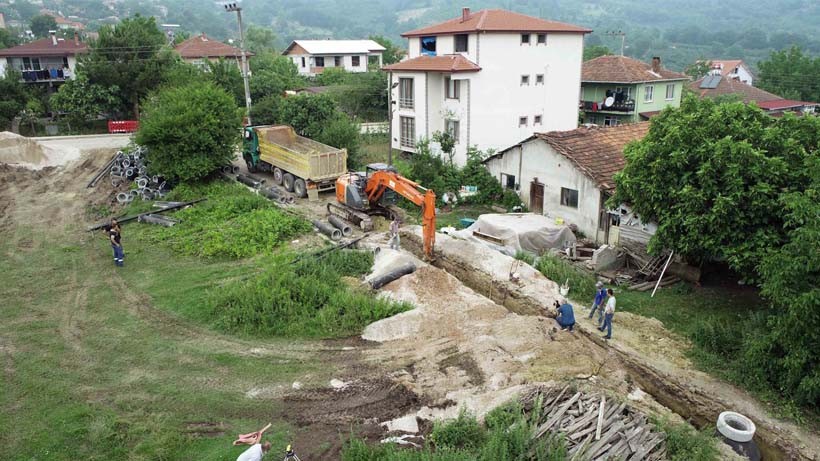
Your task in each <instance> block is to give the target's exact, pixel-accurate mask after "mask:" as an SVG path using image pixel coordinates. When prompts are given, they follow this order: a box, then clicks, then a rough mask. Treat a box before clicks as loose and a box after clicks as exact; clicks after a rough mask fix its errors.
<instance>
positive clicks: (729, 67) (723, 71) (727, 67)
mask: <svg viewBox="0 0 820 461" xmlns="http://www.w3.org/2000/svg"><path fill="white" fill-rule="evenodd" d="M709 63H710V64H711V68H712V69H720V75H722V76H724V77H725V76H727V75H729V74H731V73H732V71H733V70H735V69H736V68H737V67H738V66H739V65H741V64H743V60H741V59H713V60H711V61H709ZM721 65H722V66H721Z"/></svg>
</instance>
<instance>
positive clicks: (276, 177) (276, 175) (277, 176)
mask: <svg viewBox="0 0 820 461" xmlns="http://www.w3.org/2000/svg"><path fill="white" fill-rule="evenodd" d="M273 183H274V184H276V185H277V186H281V185H282V169H281V168H274V169H273Z"/></svg>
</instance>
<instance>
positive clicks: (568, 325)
mask: <svg viewBox="0 0 820 461" xmlns="http://www.w3.org/2000/svg"><path fill="white" fill-rule="evenodd" d="M555 304H556V305H557V308H558V316H557V317H555V321H556V322H558V325H560V326H561V330H564V331H566V330H569V331H572V329H573V327H575V314H574V313H573V312H572V304H570V303H569V302H567V300H566V299H563V298H562V299H561V300H560V301H556V302H555ZM559 304H560V305H559Z"/></svg>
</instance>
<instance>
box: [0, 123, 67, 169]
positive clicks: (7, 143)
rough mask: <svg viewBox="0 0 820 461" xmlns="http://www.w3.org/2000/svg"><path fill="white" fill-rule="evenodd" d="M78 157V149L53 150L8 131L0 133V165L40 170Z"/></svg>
mask: <svg viewBox="0 0 820 461" xmlns="http://www.w3.org/2000/svg"><path fill="white" fill-rule="evenodd" d="M79 157H80V149H79V148H65V149H54V148H51V147H48V146H45V145H43V144H41V143H39V142H37V141H35V140H33V139H30V138H26V137H24V136H20V135H18V134H15V133H11V132H8V131H3V132H0V163H5V164H9V165H16V166H22V167H25V168H31V169H41V168H46V167H51V166H57V165H63V164H65V163H67V162H70V161H72V160H76V159H77V158H79Z"/></svg>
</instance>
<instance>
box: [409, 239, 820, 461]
mask: <svg viewBox="0 0 820 461" xmlns="http://www.w3.org/2000/svg"><path fill="white" fill-rule="evenodd" d="M436 239H437V243H436V259H435V260H434V261H433V262H432V264H433V266H435V267H438V268H441V269H444V270H445V271H447V272H449V273H450V274H452V275H454V276H455V277H456V278H458V279H459V280H460V281H461V282H462V283H464V284H465V285H466V286H467V287H470V288H472V289H473V290H475V291H476V292H478V293H481V294H484V295H485V296H487V297H489V298H490V299H492V300H493V301H495V302H496V303H498V304H500V305H502V306H504V307H506V308H507V309H508V310H510V311H512V312H515V313H518V314H522V315H542V316H543V315H545V313H546V311H545V310H544V309H543V307H544V306H549V305H551V304H552V302H553V301H554V299H555V297H556V296H558V295H557V293H558V290H557V284H556V283H555V282H553V281H550V280H548V279H547V278H546V277H544V276H543V275H541V274H540V273H538V272H537V271H535V269H533V268H532V267H531V266H529V265H527V264H523V263H522V264H521V266H520V267H519V268H518V269H517V272H518V273H519V275H520V280H521V282H520V283H518V284H516V283H513V282H510V281H509V280H508V274H509V268H510V267H512V264H513V261H514V259H513V258H511V257H509V256H506V255H503V254H501V253H498V252H496V251H494V250H492V249H490V248H488V247H486V246H483V245H480V244H475V243H472V242H469V241H466V240H461V239H456V238H453V237H450V236H447V235H442V234H437V235H436ZM402 245H403V246H404V247H405V248H406V249H408V250H410V251H411V252H413V253H414V254H416V255H419V256H420V255H422V254H423V252H422V238H421V229H420V227H418V226H413V227H408V228H406V229H403V230H402ZM576 305H583V304H579V303H576ZM625 316H626V318H630V316H629V314H621V315H620V317H622V318H623V317H625ZM633 317H636V316H633ZM627 323H629V322H625V323H624V324H623V325H622V324H617V325H616V328H615V333H614V336H615V339H614V340H612V341H604V340H603V339H601V338H600V334H599V333H598V332H597V331H595V330H592V327H593V325H591V324H588V323H587V322H586V321H585V319H583V320H582V321H579V322H578V323H577V324H576V329H577V331H578V332H579V333H580V334H576V335H575V336H576V337H578V338H580V339H581V340H582V341H583V342H584V343H585V347H587V348H590V349H591V350H595V351H597V354H602V355H607V354H608V355H609V356H610V357H612V356H614V357H615V359H616V361H617V363H618V365H619V368H620V369H621V370H622V371H623V372H625V373H626V374H628V377H629V379H630V380H631V381H632V382H635V383H637V384H639V385H640V387H641V388H642V389H643V390H644V391H645V392H647V393H648V394H650V395H651V396H652V397H653V398H654V399H655V401H657V402H658V403H660V404H661V405H663V406H665V407H667V408H668V409H670V410H672V411H673V412H675V413H677V414H678V415H680V416H681V417H683V418H684V419H687V420H689V421H690V422H691V423H693V424H694V425H695V426H696V427H698V428H704V427H714V426H713V425H714V424H715V421H716V420H717V417H718V415H719V414H720V412H722V411H724V410H732V411H739V412H741V413H743V414H745V415H746V416H748V417H750V418H751V419H752V420H753V421H754V422H755V424H756V425H757V432H756V435H755V441H756V442H757V444H758V446H759V447H760V449H761V452H762V454H763V456H764V459H766V460H782V459H790V460H800V461H810V460H815V459H818V456H820V443H818V437H817V436H816V434H810V433H809V432H808V431H806V430H804V429H802V428H800V427H798V426H796V425H794V424H792V423H790V422H787V421H782V420H778V419H775V418H773V417H772V416H770V415H769V414H767V412H766V411H765V409H763V408H762V407H761V406H760V404H758V403H757V402H756V401H755V400H754V399H753V398H751V397H750V396H748V395H747V394H745V393H744V392H743V391H740V390H738V389H736V388H734V387H733V386H732V385H730V384H728V383H725V382H721V381H719V380H717V379H715V378H712V377H710V376H708V375H706V374H705V373H702V372H699V371H697V370H694V369H692V368H691V366H687V365H689V364H688V361H686V360H683V361H681V360H680V357H679V356H680V355H681V352H680V351H676V353H675V354H672V355H677V357H663V356H662V354H660V355H659V354H658V353H657V351H656V350H654V349H655V345H656V344H657V342H658V340H660V339H661V338H655V337H650V338H649V341H648V342H647V343H646V344H643V346H646V350H644V349H643V348H642V347H640V346H641V345H636V344H637V343H635V342H634V341H633V342H631V343H626V342H623V343H622V342H620V341H619V339H618V331H624V330H626V329H627ZM624 333H626V332H624ZM630 333H633V334H625V335H624V336H626V337H630V341H632V339H633V338H635V337H638V336H639V335H638V334H634V332H630ZM669 336H674V335H671V334H669ZM650 350H652V351H653V352H655V353H651V352H648V351H650ZM681 362H683V363H681Z"/></svg>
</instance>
